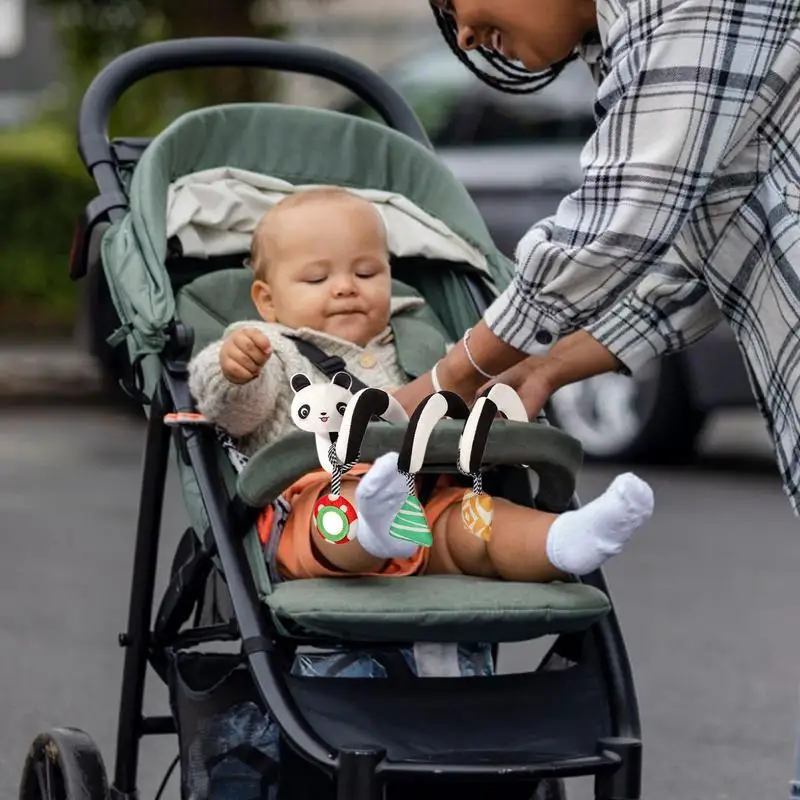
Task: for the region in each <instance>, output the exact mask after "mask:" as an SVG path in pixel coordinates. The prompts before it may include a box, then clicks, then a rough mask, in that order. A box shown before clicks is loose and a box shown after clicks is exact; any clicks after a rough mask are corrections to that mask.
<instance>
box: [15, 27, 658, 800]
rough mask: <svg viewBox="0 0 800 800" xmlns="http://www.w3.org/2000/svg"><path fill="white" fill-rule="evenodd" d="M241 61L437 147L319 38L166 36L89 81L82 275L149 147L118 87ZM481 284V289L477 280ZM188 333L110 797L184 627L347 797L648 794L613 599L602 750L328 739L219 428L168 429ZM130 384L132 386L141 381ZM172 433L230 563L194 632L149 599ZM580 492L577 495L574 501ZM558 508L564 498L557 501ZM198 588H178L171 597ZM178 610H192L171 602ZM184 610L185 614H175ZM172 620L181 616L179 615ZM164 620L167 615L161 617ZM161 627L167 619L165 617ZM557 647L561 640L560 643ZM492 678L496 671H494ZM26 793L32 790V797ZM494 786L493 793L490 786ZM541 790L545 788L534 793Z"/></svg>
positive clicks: (153, 514) (176, 361)
mask: <svg viewBox="0 0 800 800" xmlns="http://www.w3.org/2000/svg"><path fill="white" fill-rule="evenodd" d="M211 66H240V67H260V68H269V69H278V70H285V71H290V72H300V73H306V74H309V75H314V76H317V77H321V78H326V79H329V80H333V81H335V82H337V83H339V84H341V85H343V86H345V87H347V88H348V89H350V90H351V91H353V92H354V93H355V94H357V95H358V96H359V97H361V98H362V99H363V100H365V101H366V102H368V103H369V104H370V105H371V106H373V107H374V108H375V109H376V110H377V111H378V112H379V113H380V115H381V116H382V117H383V118H384V120H385V121H386V122H387V124H388V125H389V126H391V127H393V128H395V129H396V130H399V131H401V132H403V133H405V134H406V135H408V136H410V137H412V138H413V139H415V140H416V141H418V142H421V143H422V144H424V145H426V146H429V143H428V140H427V137H426V136H425V134H424V132H423V131H422V129H421V127H420V125H419V122H418V121H417V119H416V117H415V116H414V114H413V112H412V111H411V110H410V109H409V108H408V106H407V105H406V103H405V102H404V101H403V100H402V98H401V97H400V96H399V95H398V94H397V93H396V92H395V91H394V90H393V89H391V88H390V87H389V86H388V85H386V84H385V83H384V82H383V81H382V80H381V79H380V78H379V77H378V76H376V75H375V74H374V73H373V72H371V71H370V70H368V69H366V68H365V67H364V66H362V65H360V64H358V63H357V62H355V61H352V60H350V59H348V58H345V57H343V56H341V55H337V54H334V53H330V52H326V51H323V50H319V49H316V48H309V47H303V46H295V45H290V44H285V43H280V42H274V41H257V40H248V39H228V38H213V39H195V40H185V41H173V42H164V43H160V44H157V45H151V46H147V47H144V48H140V49H138V50H135V51H132V52H130V53H128V54H126V55H124V56H122V57H120V58H118V59H117V60H115V61H114V62H112V63H111V64H110V65H109V66H108V67H107V68H106V69H105V70H103V71H102V72H101V73H100V74H99V75H98V77H97V78H96V79H95V81H94V82H93V84H92V85H91V87H90V88H89V90H88V91H87V93H86V95H85V98H84V101H83V105H82V108H81V112H80V121H79V142H80V153H81V157H82V159H83V161H84V163H85V165H86V168H87V169H88V170H89V172H90V174H91V175H92V176H93V178H94V180H95V182H96V184H97V186H98V188H99V196H98V197H97V198H96V199H95V200H94V201H92V203H90V204H89V206H88V207H87V210H86V213H85V215H84V218H83V220H82V224H81V228H80V235H79V237H78V239H77V240H76V248H75V251H74V256H73V261H72V264H71V272H72V275H73V277H74V278H76V279H77V278H81V277H83V276H84V275H86V274H87V272H89V271H91V270H100V271H101V268H99V267H98V264H97V258H96V256H95V257H94V258H92V256H91V254H92V252H93V251H96V249H97V248H96V239H97V237H98V236H99V235H100V232H101V231H102V228H103V225H106V224H108V223H110V222H113V221H114V220H115V219H117V218H119V217H121V216H122V215H123V214H124V212H125V209H126V208H127V198H126V195H125V191H124V189H123V187H122V184H121V182H120V179H119V176H118V173H117V164H118V158H119V154H120V153H121V152H127V153H130V152H131V148H132V147H133V148H134V149H136V148H140V149H143V148H144V146H146V142H143V141H141V140H139V141H132V140H129V141H127V142H126V141H124V140H123V141H121V142H119V141H117V142H110V141H109V138H108V134H107V124H108V119H109V116H110V113H111V110H112V108H113V106H114V104H115V102H116V101H117V100H118V98H119V97H120V95H121V94H122V93H123V91H125V89H127V88H128V87H130V86H131V85H133V84H134V83H136V82H137V81H138V80H141V79H142V78H144V77H146V76H148V75H151V74H154V73H157V72H163V71H166V70H173V69H185V68H190V67H211ZM476 290H477V289H476ZM192 344H193V335H192V331H191V329H190V328H188V327H187V326H186V325H184V324H183V323H181V322H179V321H176V322H175V323H174V324H173V326H172V330H171V331H170V335H169V342H168V345H167V347H166V349H165V351H164V352H163V353H162V354H161V360H162V364H163V370H162V378H161V381H160V383H159V385H158V387H157V389H156V391H155V393H154V395H153V397H152V398H151V399H150V401H149V407H150V411H149V420H148V426H147V438H146V447H145V453H144V464H143V482H142V487H141V495H140V500H139V516H138V525H137V533H136V544H135V555H134V563H133V570H134V571H133V575H134V576H135V577H134V580H133V582H132V588H131V596H130V607H129V616H128V622H127V628H126V631H125V632H124V633H123V634H121V635H120V637H119V643H120V645H121V646H122V647H124V648H125V658H124V669H123V676H122V678H123V684H122V693H121V701H120V709H119V726H118V736H117V743H116V764H115V770H114V775H113V781H112V782H111V785H110V787H109V788H108V796H109V797H111V798H113V799H114V800H136V798H137V796H138V790H137V773H138V766H139V764H138V762H139V744H140V740H141V738H142V737H144V736H148V735H157V734H174V733H176V732H177V727H176V723H175V721H174V719H173V717H172V716H155V717H147V716H144V714H143V698H144V688H145V678H146V673H147V668H148V665H150V666H152V667H153V669H154V671H155V672H156V673H157V674H159V675H160V676H161V677H162V678H163V677H164V675H165V647H167V646H172V645H174V642H175V641H176V640H177V638H180V637H188V638H186V639H184V641H189V640H191V639H192V637H194V640H195V641H203V640H206V641H210V640H215V639H216V640H224V639H233V640H238V639H241V648H242V654H243V656H244V658H245V660H246V663H247V665H248V667H249V671H250V673H251V675H252V678H253V681H254V683H255V685H256V687H257V689H258V693H259V695H260V697H261V698H262V700H263V702H264V705H265V707H266V708H268V709H269V712H270V714H271V716H272V717H273V718H274V719H275V720H276V722H277V723H278V725H279V726H280V729H281V731H282V734H283V737H284V738H285V741H286V742H287V743H288V744H289V746H290V747H291V748H292V750H293V751H294V752H295V753H296V754H297V755H299V756H300V758H301V759H302V760H303V761H304V762H310V763H311V764H313V765H314V766H315V767H316V768H317V769H318V770H319V771H321V772H322V773H324V774H326V775H328V776H329V777H331V778H332V779H333V780H334V785H335V787H336V797H337V798H338V800H378V798H381V797H383V791H384V790H383V787H384V785H385V783H386V782H387V781H388V780H389V779H405V780H408V779H415V778H416V779H420V780H422V779H424V780H425V781H437V780H439V779H445V780H447V779H464V780H467V781H469V782H471V783H477V782H484V781H486V782H489V783H491V784H494V785H495V786H497V785H501V784H505V783H506V782H509V783H512V784H513V783H514V782H519V781H532V782H536V781H545V782H547V781H550V782H552V785H553V787H554V788H553V790H552V791H553V792H554V793H553V794H547V795H546V796H547V797H554V798H555V797H563V796H564V795H563V794H561V793H560V792H563V788H559V786H560V783H559V781H558V779H560V778H563V777H570V776H580V775H584V776H586V775H594V776H596V777H595V787H596V788H595V792H596V797H597V798H598V800H638V798H640V796H641V768H642V762H641V750H642V747H641V737H640V725H639V715H638V706H637V700H636V694H635V690H634V685H633V678H632V674H631V669H630V665H629V661H628V657H627V653H626V648H625V644H624V641H623V638H622V633H621V630H620V626H619V623H618V620H617V617H616V615H615V612H614V609H613V607H612V609H611V611H610V612H609V613H608V614H607V615H606V616H605V617H604V618H603V619H602V620H600V621H599V622H597V623H595V624H594V625H593V626H592V627H591V629H590V630H589V631H588V634H587V635H588V637H589V638H590V640H591V641H592V644H593V647H594V648H595V650H596V653H597V658H598V662H599V664H600V668H601V671H602V674H603V679H604V681H605V683H606V689H607V692H608V698H609V707H610V719H611V735H609V736H607V737H604V738H603V739H601V740H600V742H598V749H597V752H596V753H595V754H594V755H589V756H581V757H578V758H562V759H551V760H544V761H543V760H537V761H536V762H535V763H512V762H510V761H508V762H505V763H502V762H501V763H496V762H493V763H486V762H485V761H481V762H480V763H459V762H458V760H457V759H453V760H452V761H450V762H448V763H442V762H439V761H436V762H435V763H433V762H428V761H418V762H411V761H408V762H393V761H391V760H388V759H387V758H386V753H385V752H384V751H382V750H381V749H379V748H375V747H371V746H369V747H365V746H361V745H359V743H358V742H355V743H353V746H351V747H342V748H339V749H338V750H334V749H332V748H331V747H330V746H329V745H328V744H327V743H326V742H325V741H323V739H322V738H321V737H320V736H319V735H318V734H317V733H316V732H315V731H314V730H313V729H312V727H311V726H310V724H309V723H308V722H307V721H306V720H305V719H304V717H303V715H302V713H301V711H300V709H299V708H298V706H297V705H296V702H295V700H294V698H293V697H292V695H291V693H290V691H289V689H288V688H287V684H286V680H285V676H284V674H283V670H282V667H283V666H284V665H285V663H286V657H287V653H290V652H292V645H291V644H289V643H287V642H286V640H285V638H283V637H281V636H280V635H279V633H278V631H277V630H276V628H275V626H274V624H273V622H272V620H271V619H270V615H269V613H267V612H266V611H265V609H264V606H263V604H262V603H261V602H259V599H258V597H257V592H256V588H255V584H254V581H253V577H252V574H251V571H250V569H249V568H248V565H247V561H246V553H245V551H244V546H243V542H242V539H241V537H240V536H238V535H237V533H236V531H237V530H240V529H243V530H247V525H248V524H249V523H251V522H252V521H253V516H252V515H253V513H254V512H253V510H252V509H246V508H244V507H243V506H237V505H233V506H231V504H230V502H229V500H228V498H227V497H226V495H225V493H224V489H223V487H222V486H221V485H220V482H219V481H218V480H217V479H216V475H215V466H214V465H215V464H216V455H215V453H216V452H217V448H218V442H217V441H216V438H215V435H214V432H213V431H212V430H211V429H209V428H205V427H198V426H195V427H192V426H179V427H168V426H167V425H166V424H165V421H164V415H165V414H167V413H169V412H172V411H192V410H193V408H194V407H193V402H192V398H191V396H190V394H189V390H188V384H187V364H188V359H189V357H190V355H191V351H192ZM129 388H131V391H132V393H134V394H135V391H136V387H135V386H133V387H129ZM173 436H174V437H175V441H176V445H177V450H178V453H179V454H180V457H182V458H184V459H185V461H186V463H187V464H190V465H191V467H192V468H193V470H194V472H195V474H196V477H197V481H198V485H199V490H200V493H201V497H202V501H203V503H204V505H205V509H206V513H207V517H208V521H209V530H208V531H207V532H206V536H205V546H206V549H207V552H208V553H209V554H211V553H213V554H214V555H215V556H216V557H217V558H218V561H219V563H220V564H221V567H222V571H223V572H224V575H225V580H226V583H227V589H228V592H229V594H230V601H231V604H232V608H233V610H234V612H235V613H234V617H235V623H234V624H233V625H228V626H220V627H218V628H216V629H205V630H198V629H194V630H190V631H189V632H188V633H185V634H177V632H176V631H175V630H174V628H176V627H178V626H173V628H171V630H172V633H171V635H170V636H165V634H164V632H163V631H164V630H165V628H164V627H163V626H162V630H161V631H159V630H158V629H157V628H158V626H156V629H155V630H154V628H153V622H152V617H153V603H154V593H155V576H156V566H157V554H158V548H159V537H160V528H161V516H162V507H163V502H164V493H165V484H166V476H167V470H168V463H169V457H170V443H171V439H172V437H173ZM576 505H577V499H575V498H573V501H572V507H576ZM562 510H563V509H562ZM582 581H583V582H584V583H587V584H589V585H591V586H594V587H596V588H597V589H599V590H600V591H602V592H604V593H606V594H608V588H607V586H606V582H605V579H604V577H603V575H602V572H600V571H598V572H596V573H594V574H592V575H591V576H588V577H585V578H583V579H582ZM189 600H191V598H185V597H184V598H183V599H179V600H178V601H177V603H176V604H174V605H177V606H181V603H184V604H185V603H187V602H189ZM171 612H172V614H173V616H174V617H175V619H178V621H179V622H180V621H182V620H185V619H186V617H188V613H189V612H188V611H184V612H183V613H181V610H180V609H178V610H177V611H176V610H175V608H174V607H173V608H172V609H171ZM180 618H182V620H181V619H180ZM175 619H173V620H172V622H174V621H175ZM162 621H163V620H162ZM166 627H169V625H167V626H166ZM568 640H569V636H564V637H560V638H559V641H557V642H556V644H555V645H554V648H555V649H557V648H559V647H563V646H565V645H564V643H565V642H566V643H567V645H568V644H569V641H568ZM551 652H552V651H551ZM488 680H493V679H488ZM28 796H30V795H28ZM487 796H494V794H493V793H492V792H491V791H490V793H489V794H488V795H487ZM538 796H539V795H537V797H538Z"/></svg>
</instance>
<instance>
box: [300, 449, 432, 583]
mask: <svg viewBox="0 0 800 800" xmlns="http://www.w3.org/2000/svg"><path fill="white" fill-rule="evenodd" d="M407 494H408V488H407V485H406V479H405V478H404V477H403V476H402V475H400V474H399V473H398V471H397V453H387V454H386V455H383V456H381V457H380V458H378V459H377V460H376V461H375V463H374V464H373V465H372V466H371V467H370V468H369V470H368V471H367V473H366V474H365V475H364V476H363V477H362V478H361V479H360V481H359V482H358V483H355V482H353V481H352V480H349V481H348V480H346V479H345V480H344V481H343V482H342V495H343V496H344V497H345V499H347V500H349V501H350V502H351V503H352V504H353V505H354V506H355V508H356V510H357V511H358V517H359V520H358V527H357V529H356V538H355V539H354V540H353V541H350V542H347V543H346V544H332V543H331V542H327V541H325V540H324V539H323V538H322V537H321V536H320V535H319V533H318V532H317V530H316V526H315V525H314V520H311V536H312V541H313V542H314V545H315V547H316V551H317V553H319V554H320V555H322V557H323V558H324V559H325V560H326V561H328V562H330V563H331V564H332V565H333V566H334V567H336V568H337V569H340V570H343V571H344V572H373V571H375V570H378V569H380V568H381V566H383V564H384V563H385V562H386V560H387V559H393V558H401V559H403V558H411V557H412V556H413V555H414V554H415V553H416V552H417V550H418V546H417V545H416V544H414V543H413V542H407V541H400V540H398V539H394V538H393V537H392V536H391V535H390V534H389V528H390V526H391V524H392V521H393V520H394V518H395V516H396V515H397V512H398V511H399V510H400V508H401V506H402V505H403V502H404V501H405V499H406V497H407Z"/></svg>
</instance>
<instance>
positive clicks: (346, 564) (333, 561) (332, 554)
mask: <svg viewBox="0 0 800 800" xmlns="http://www.w3.org/2000/svg"><path fill="white" fill-rule="evenodd" d="M358 485H359V484H358V483H357V482H356V481H342V490H341V491H342V497H344V498H345V499H346V500H348V501H349V502H351V503H352V504H353V505H354V506H356V508H358V506H357V504H356V489H357V488H358ZM310 525H311V533H310V535H311V541H312V546H313V548H314V550H315V551H316V553H317V554H318V555H319V556H322V560H323V563H325V562H327V563H328V564H330V566H332V567H333V568H335V569H337V570H340V571H341V572H353V573H361V572H377V571H378V570H380V568H381V567H382V566H383V564H384V563H385V561H386V559H384V558H379V557H376V556H374V555H371V554H370V553H368V552H367V551H366V550H365V549H364V547H363V546H362V545H361V543H360V542H359V541H358V539H354V540H352V541H350V542H346V543H345V544H334V543H333V542H328V541H326V540H325V539H323V538H322V536H320V534H319V532H318V531H317V526H316V524H315V522H314V520H313V519H312V520H310ZM356 535H357V534H356Z"/></svg>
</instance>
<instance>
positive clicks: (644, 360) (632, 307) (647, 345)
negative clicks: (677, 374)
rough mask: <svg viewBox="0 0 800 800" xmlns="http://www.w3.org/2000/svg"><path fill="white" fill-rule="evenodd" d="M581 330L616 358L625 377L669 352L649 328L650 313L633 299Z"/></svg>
mask: <svg viewBox="0 0 800 800" xmlns="http://www.w3.org/2000/svg"><path fill="white" fill-rule="evenodd" d="M583 330H585V331H586V332H587V333H588V334H590V335H591V336H592V338H594V339H596V340H597V341H598V342H600V344H602V345H603V347H605V348H606V349H607V350H608V351H609V352H610V353H611V354H612V355H614V356H616V357H617V358H618V359H619V360H620V361H621V362H622V364H623V365H624V366H625V370H624V372H626V373H627V374H629V375H633V374H636V373H637V372H638V371H639V370H640V369H641V368H642V367H644V366H645V365H646V364H648V363H649V362H650V361H652V360H653V359H656V358H658V357H659V356H662V355H663V354H664V353H666V352H667V351H668V350H669V342H668V341H667V340H666V339H665V338H664V336H663V335H662V334H661V333H660V331H658V329H657V328H655V327H654V325H653V318H652V309H651V308H650V307H649V306H647V305H645V304H644V303H642V302H641V301H640V300H639V298H638V297H636V296H635V295H628V296H627V297H626V298H625V299H624V300H623V301H621V302H619V303H617V304H616V305H615V306H613V307H612V308H611V309H610V310H609V311H607V312H606V313H605V314H603V315H602V316H600V317H598V318H597V319H595V320H593V321H592V322H589V323H587V324H586V325H584V326H583Z"/></svg>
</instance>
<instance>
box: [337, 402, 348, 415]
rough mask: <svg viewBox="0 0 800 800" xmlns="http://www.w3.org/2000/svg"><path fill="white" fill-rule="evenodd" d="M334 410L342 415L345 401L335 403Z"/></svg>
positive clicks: (344, 409) (345, 404)
mask: <svg viewBox="0 0 800 800" xmlns="http://www.w3.org/2000/svg"><path fill="white" fill-rule="evenodd" d="M336 410H337V411H338V412H339V414H340V415H341V416H344V412H345V411H347V403H337V404H336Z"/></svg>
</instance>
